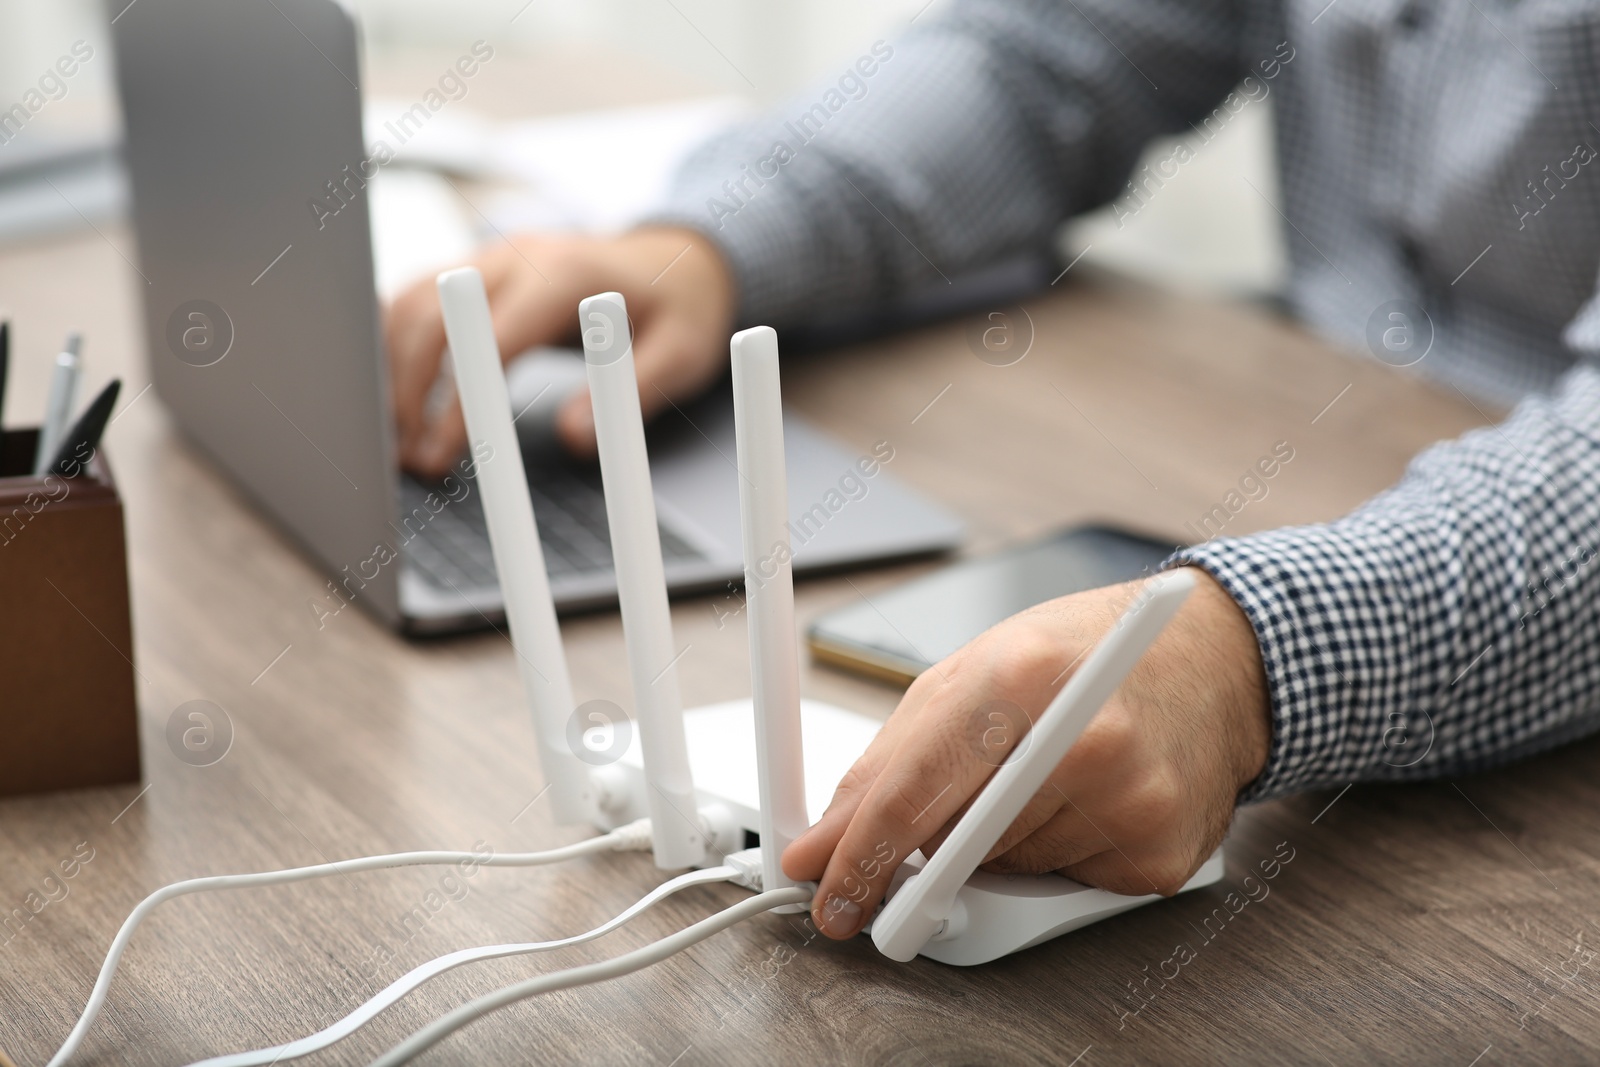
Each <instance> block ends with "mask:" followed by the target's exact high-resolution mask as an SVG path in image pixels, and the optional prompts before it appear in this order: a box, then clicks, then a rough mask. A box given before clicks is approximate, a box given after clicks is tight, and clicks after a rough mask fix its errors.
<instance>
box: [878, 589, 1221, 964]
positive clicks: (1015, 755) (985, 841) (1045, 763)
mask: <svg viewBox="0 0 1600 1067" xmlns="http://www.w3.org/2000/svg"><path fill="white" fill-rule="evenodd" d="M1193 588H1194V575H1192V574H1190V573H1189V572H1187V571H1183V570H1175V571H1168V572H1166V573H1165V574H1159V575H1157V576H1156V577H1154V578H1152V579H1150V580H1149V581H1148V582H1147V583H1145V585H1144V588H1142V589H1141V590H1140V591H1139V596H1138V598H1137V599H1136V600H1135V601H1134V604H1133V606H1132V607H1130V608H1129V609H1128V610H1127V611H1125V612H1123V613H1122V617H1121V618H1119V619H1118V620H1117V621H1116V623H1115V624H1114V625H1113V626H1112V628H1111V632H1110V633H1109V634H1107V635H1106V636H1105V637H1104V638H1103V639H1101V641H1100V643H1099V644H1097V645H1096V646H1095V648H1094V651H1092V652H1090V653H1089V656H1088V658H1087V659H1085V660H1084V661H1083V666H1082V667H1080V668H1079V669H1078V671H1077V672H1076V673H1075V674H1073V676H1072V677H1071V678H1069V679H1067V684H1066V685H1064V686H1062V687H1061V692H1059V693H1057V694H1056V698H1055V699H1054V700H1052V701H1051V702H1050V706H1049V707H1047V708H1045V710H1044V714H1042V715H1040V716H1039V721H1038V722H1037V723H1035V724H1034V726H1033V729H1032V730H1031V731H1030V732H1029V733H1028V734H1027V735H1026V737H1025V739H1024V740H1023V741H1020V742H1018V744H1017V747H1016V748H1014V749H1012V751H1011V755H1010V756H1009V757H1008V758H1007V759H1006V761H1005V762H1004V763H1002V764H1001V765H1000V769H999V770H997V771H995V773H994V777H992V778H990V779H989V782H988V784H987V785H985V786H984V787H983V791H982V792H980V793H979V794H978V797H977V799H976V800H974V801H973V802H972V806H971V807H969V808H968V809H967V813H966V814H965V815H963V816H962V817H961V821H960V822H958V823H956V828H955V829H954V830H952V831H951V832H950V836H949V837H947V838H945V841H944V843H943V844H942V845H940V846H939V849H938V851H936V852H935V853H934V854H933V856H932V858H930V859H929V860H928V862H927V864H926V865H925V866H924V867H923V868H922V870H921V871H920V872H919V873H917V874H915V875H912V876H911V877H910V878H908V879H907V880H906V881H905V883H904V884H903V885H901V886H900V889H899V891H898V892H897V893H895V895H894V896H893V897H891V898H890V899H889V903H888V904H887V905H886V906H885V907H884V909H883V911H881V912H879V913H878V916H877V918H876V919H874V920H873V923H872V942H873V944H875V945H877V946H878V951H879V952H881V953H883V954H884V955H885V956H888V957H889V958H890V959H892V960H899V961H900V962H901V963H905V962H907V961H909V960H911V959H912V958H914V957H915V956H916V955H917V953H918V952H919V951H921V949H922V947H923V946H924V945H926V944H927V943H928V941H929V940H930V939H932V938H934V937H936V936H938V934H939V933H940V931H941V930H942V929H943V927H944V925H945V923H946V921H947V920H948V919H949V918H950V917H951V912H952V911H953V910H954V908H955V903H956V893H957V892H958V891H959V890H960V889H961V887H962V885H964V884H965V883H966V881H967V879H968V878H970V877H972V872H973V871H975V870H977V869H978V864H979V863H981V862H982V861H983V857H984V855H985V853H987V852H988V851H989V849H991V848H993V847H994V843H995V842H996V841H998V840H1000V835H1001V834H1002V833H1003V832H1004V831H1005V829H1006V827H1008V826H1010V825H1011V823H1012V822H1013V821H1015V819H1016V817H1017V816H1018V815H1020V814H1021V813H1022V809H1023V807H1024V806H1025V805H1026V804H1027V803H1028V801H1029V800H1031V799H1032V798H1033V795H1034V794H1035V793H1037V792H1038V791H1039V789H1040V788H1041V787H1042V786H1043V785H1044V781H1045V779H1046V778H1048V777H1049V776H1050V772H1051V771H1053V770H1055V768H1056V766H1057V765H1058V764H1059V763H1060V762H1061V760H1062V759H1063V758H1064V757H1065V756H1066V754H1067V750H1068V749H1069V748H1071V747H1072V744H1073V742H1075V741H1076V740H1077V739H1078V736H1079V735H1080V734H1082V733H1083V731H1084V728H1085V727H1087V726H1088V725H1089V722H1090V720H1092V719H1093V718H1094V716H1095V713H1096V712H1098V711H1099V710H1100V705H1102V704H1104V703H1105V702H1106V700H1107V699H1108V698H1109V697H1110V696H1111V694H1112V693H1114V692H1116V689H1117V686H1119V685H1121V684H1122V680H1123V679H1124V678H1125V677H1127V675H1128V672H1129V671H1131V670H1132V669H1133V665H1134V664H1135V663H1138V662H1139V658H1140V657H1141V656H1143V655H1144V653H1145V650H1146V649H1148V648H1149V647H1150V645H1151V644H1152V643H1154V641H1155V639H1156V638H1157V637H1158V636H1160V634H1161V631H1162V630H1163V629H1165V628H1166V625H1167V623H1168V622H1170V621H1171V620H1172V616H1174V615H1176V614H1177V612H1178V608H1179V607H1181V606H1182V605H1183V601H1184V599H1185V598H1187V597H1188V595H1189V591H1190V590H1192V589H1193Z"/></svg>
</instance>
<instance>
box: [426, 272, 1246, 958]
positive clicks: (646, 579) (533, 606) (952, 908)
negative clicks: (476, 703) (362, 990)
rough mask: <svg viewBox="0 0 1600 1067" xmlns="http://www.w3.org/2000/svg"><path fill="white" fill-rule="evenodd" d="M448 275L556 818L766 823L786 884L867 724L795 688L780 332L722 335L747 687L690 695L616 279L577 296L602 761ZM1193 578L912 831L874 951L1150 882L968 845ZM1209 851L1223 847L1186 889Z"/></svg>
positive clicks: (500, 390) (1123, 630) (470, 419)
mask: <svg viewBox="0 0 1600 1067" xmlns="http://www.w3.org/2000/svg"><path fill="white" fill-rule="evenodd" d="M439 296H440V300H441V302H442V304H443V307H444V318H445V328H446V332H447V334H448V337H449V342H450V351H451V354H452V358H453V359H454V362H455V368H456V384H457V388H458V390H459V392H460V395H461V403H462V408H463V411H464V413H465V415H466V422H467V430H468V434H469V436H470V437H471V439H472V440H473V442H474V443H475V444H479V443H487V444H488V445H489V446H490V448H491V450H492V453H491V457H490V458H489V459H487V460H486V461H484V462H481V463H480V464H479V466H478V488H479V491H480V493H481V494H482V500H483V508H484V515H485V518H486V520H487V524H488V529H489V539H490V543H491V545H492V547H493V551H494V560H495V566H496V569H497V570H498V572H499V576H500V584H501V587H502V589H503V591H504V595H505V603H506V618H507V622H508V623H509V625H510V628H511V639H512V644H513V646H514V647H515V649H516V653H517V656H518V659H519V660H520V664H521V673H522V681H523V686H524V689H525V692H526V694H527V699H528V704H529V707H530V710H531V711H532V714H533V722H534V730H535V735H536V736H537V738H538V749H539V759H540V765H541V767H542V769H543V771H544V777H545V781H546V784H547V786H548V793H549V796H550V798H551V803H552V807H553V810H554V813H555V817H556V820H557V821H558V822H560V823H563V824H568V825H571V824H581V823H592V824H594V825H597V826H599V827H601V828H603V829H610V828H613V827H615V826H618V825H621V824H623V823H626V822H629V821H631V820H633V819H636V818H639V817H640V816H644V815H648V816H649V817H650V820H651V827H652V833H653V846H654V851H655V859H656V864H657V865H658V866H659V867H662V868H664V869H678V868H685V867H697V866H704V865H706V864H708V863H716V862H719V861H720V859H721V857H722V855H724V854H726V853H728V852H731V851H736V850H738V849H741V848H744V847H746V846H747V845H749V844H753V843H755V841H757V840H759V843H760V845H761V856H762V867H763V882H764V888H765V889H776V888H780V887H783V886H788V885H792V884H794V883H793V881H792V880H791V879H789V878H787V877H786V876H785V875H784V874H783V871H782V869H781V868H780V866H779V858H780V856H781V855H782V852H783V849H784V848H786V847H787V846H788V844H789V843H790V842H791V841H793V840H794V839H795V838H796V837H797V836H799V834H800V833H801V832H802V831H803V830H805V828H806V827H807V826H809V825H810V823H811V815H812V814H813V813H817V814H820V813H821V811H822V810H823V809H824V808H825V807H826V806H827V804H828V801H829V800H830V799H831V797H832V795H833V790H834V787H835V786H836V785H837V784H838V782H839V780H840V778H842V777H843V776H844V774H845V772H846V771H847V770H848V769H849V768H850V766H851V765H852V764H853V763H854V762H855V760H856V758H857V757H858V756H859V755H860V754H861V753H862V752H863V751H865V749H866V747H867V745H868V743H869V742H870V741H871V740H872V738H873V737H874V736H875V735H876V734H877V732H878V728H879V725H880V724H879V723H878V722H877V721H876V720H874V719H871V718H867V717H866V716H862V715H858V714H856V713H854V712H851V711H847V710H845V709H843V708H838V707H834V706H832V705H828V704H822V703H817V702H813V701H804V700H801V699H800V667H799V653H798V641H797V638H796V631H795V623H794V582H793V571H792V568H791V565H790V546H789V531H788V515H787V511H788V497H787V486H786V478H785V463H784V452H783V409H782V401H781V393H780V388H779V378H778V340H777V334H776V333H775V332H774V331H773V330H772V329H771V328H770V327H765V326H758V327H755V328H753V329H749V330H744V331H742V332H740V333H738V334H735V335H734V337H733V340H732V342H731V355H732V362H733V389H734V416H735V433H736V440H737V450H738V457H737V460H738V462H737V465H738V471H739V503H740V523H741V532H742V535H743V543H744V561H745V599H746V614H747V617H748V619H749V628H750V661H751V679H752V690H753V694H752V700H750V701H732V702H728V703H723V704H714V705H711V706H708V707H701V708H691V709H689V710H687V711H685V710H684V709H683V704H682V697H681V694H680V690H679V686H678V676H677V664H678V660H679V659H680V658H681V656H682V653H683V650H681V649H679V648H678V647H677V646H676V644H675V642H674V640H673V636H672V619H671V615H670V613H669V611H668V606H667V587H666V581H665V578H664V576H663V573H662V562H661V546H660V537H659V533H658V528H657V525H656V515H655V498H654V495H653V494H652V492H651V485H650V467H649V461H648V458H647V456H646V452H645V439H644V420H643V418H642V416H641V413H640V409H639V390H638V382H637V378H636V376H635V373H634V364H633V345H632V336H631V331H630V329H629V324H628V315H627V308H626V305H625V304H624V302H623V299H622V296H621V294H619V293H602V294H600V295H598V296H593V297H590V298H589V299H587V300H585V301H583V302H582V303H581V304H580V305H579V325H580V328H581V330H582V336H583V349H584V356H585V361H586V363H587V368H588V377H589V389H590V394H591V397H592V400H593V404H594V416H595V432H596V436H597V439H598V443H599V452H600V469H601V477H602V480H603V482H604V485H605V499H606V512H607V517H608V521H609V524H610V530H611V549H612V554H613V556H614V558H615V560H616V570H617V587H618V598H619V601H620V603H621V609H622V624H623V630H624V636H625V639H626V644H627V650H628V669H629V674H630V676H631V678H632V682H633V693H634V704H635V709H636V710H635V717H636V720H637V721H636V727H637V728H636V729H635V730H634V731H633V735H632V737H631V739H630V741H629V744H628V747H627V749H626V750H625V752H624V753H623V754H622V756H621V758H620V759H618V760H616V761H615V762H613V763H610V764H608V765H605V766H599V767H595V766H591V765H590V764H589V762H588V761H586V760H585V759H584V758H582V756H580V754H579V752H578V751H577V747H575V746H574V743H573V741H572V738H573V737H580V738H581V737H582V736H583V728H584V727H585V726H586V725H587V724H585V723H582V722H577V723H576V724H574V717H575V715H576V714H577V711H576V707H575V705H574V701H573V695H572V683H571V679H570V676H569V675H568V672H567V665H566V656H565V652H564V650H563V646H562V641H561V631H560V629H559V628H558V626H557V623H556V614H555V606H554V602H553V601H552V600H551V597H550V586H549V581H548V579H547V577H546V574H545V568H544V555H543V552H542V550H541V548H540V544H539V535H538V528H537V526H536V524H535V518H534V514H533V505H532V502H531V500H530V498H529V495H528V488H527V479H526V475H525V473H524V471H523V464H522V455H521V452H520V450H519V448H518V445H517V437H516V433H515V430H514V429H513V427H512V423H511V403H510V398H509V396H508V394H507V390H506V384H505V377H504V372H503V370H502V366H501V362H500V352H499V348H498V346H497V344H496V342H495V338H494V329H493V324H492V321H491V319H490V314H489V302H488V297H487V296H486V294H485V292H484V288H483V279H482V277H481V276H480V275H479V274H478V272H477V271H476V270H474V269H472V268H463V269H460V270H454V271H449V272H446V273H444V274H441V275H440V276H439ZM1192 585H1193V579H1192V577H1191V576H1189V575H1188V574H1186V573H1184V572H1182V571H1176V572H1171V573H1168V574H1163V575H1160V576H1158V577H1156V578H1154V579H1151V581H1150V582H1149V583H1148V584H1147V586H1146V587H1145V592H1144V595H1142V596H1141V597H1140V598H1139V600H1138V602H1137V603H1135V604H1134V606H1133V607H1132V608H1130V609H1129V611H1128V612H1127V613H1125V614H1124V616H1123V617H1122V618H1121V619H1120V620H1119V621H1118V622H1117V624H1116V626H1115V627H1114V628H1113V629H1112V632H1111V634H1110V635H1109V636H1108V637H1107V638H1106V639H1105V640H1103V641H1102V642H1101V643H1100V645H1099V646H1097V647H1096V648H1095V650H1094V651H1093V652H1092V653H1091V654H1090V655H1089V656H1088V657H1087V658H1086V659H1085V661H1084V663H1083V665H1082V666H1081V667H1080V668H1079V670H1078V671H1077V672H1075V673H1074V674H1073V676H1072V678H1071V679H1069V681H1068V682H1067V684H1066V685H1065V686H1064V687H1063V688H1062V690H1061V692H1060V694H1058V696H1057V697H1056V699H1055V700H1054V701H1052V703H1051V704H1050V706H1049V708H1047V709H1046V710H1045V712H1044V714H1042V715H1041V716H1040V718H1039V721H1038V722H1037V723H1036V724H1035V725H1034V727H1033V728H1032V730H1031V732H1030V734H1029V743H1027V744H1025V745H1018V746H1017V747H1016V748H1015V749H1014V750H1013V752H1012V754H1011V756H1010V758H1008V759H1007V760H1006V761H1005V762H1004V763H1003V764H1001V766H1000V768H999V769H998V770H997V771H996V772H995V773H994V775H993V776H992V777H991V778H990V780H989V782H988V784H987V785H986V786H985V787H984V789H983V791H982V792H981V793H980V794H979V796H978V797H977V799H976V800H975V801H974V802H973V803H972V805H971V806H970V807H969V808H968V810H967V812H966V814H965V815H964V816H963V817H962V818H961V820H960V821H959V822H958V823H957V825H956V827H955V829H954V830H953V831H952V832H951V834H950V836H949V838H948V839H947V840H946V841H945V843H944V844H943V845H942V846H941V847H940V848H939V849H938V851H937V852H936V853H935V854H934V856H933V857H932V859H925V858H924V857H923V856H922V854H921V853H920V852H919V853H915V854H913V855H912V856H911V857H910V858H909V859H908V860H907V861H906V863H905V864H904V866H903V867H902V868H901V870H900V872H899V873H898V874H897V875H896V881H895V888H894V889H893V891H892V894H891V896H890V898H889V900H888V903H887V904H886V905H885V906H884V909H883V910H882V911H881V912H880V913H879V914H878V916H877V917H876V919H875V920H874V922H873V924H872V926H871V932H872V938H873V941H874V943H875V944H876V945H877V946H878V948H879V950H880V951H882V952H883V953H884V955H886V956H889V957H891V958H893V959H897V960H910V959H912V958H913V957H915V956H917V955H919V954H920V955H923V956H927V957H929V958H931V959H935V960H939V961H941V962H944V963H951V964H959V965H970V964H977V963H985V962H988V961H990V960H993V959H997V958H999V957H1001V956H1004V955H1007V954H1009V953H1012V952H1016V951H1019V950H1021V949H1024V948H1027V947H1029V946H1030V945H1036V944H1038V943H1039V942H1041V941H1045V940H1048V939H1050V938H1052V937H1056V936H1058V935H1060V934H1063V933H1066V932H1067V931H1069V930H1074V929H1077V928H1078V927H1080V926H1084V925H1087V924H1088V923H1092V922H1095V921H1096V920H1099V919H1103V918H1106V917H1108V916H1111V915H1115V914H1117V913H1118V912H1122V911H1127V910H1128V909H1130V908H1136V907H1138V906H1139V905H1141V904H1147V903H1150V902H1151V901H1155V900H1159V899H1161V898H1160V897H1159V896H1156V895H1155V894H1150V895H1147V896H1137V897H1128V896H1119V895H1117V894H1115V893H1109V892H1106V891H1105V890H1100V889H1093V888H1090V887H1088V886H1084V885H1080V884H1078V883H1076V882H1073V881H1070V880H1068V879H1065V878H1062V877H1060V876H1058V875H1053V874H1047V875H1038V876H1026V877H1016V876H1000V875H993V874H988V873H985V872H982V871H979V870H978V869H977V867H978V864H979V863H980V862H981V861H982V859H983V856H984V854H985V853H986V852H987V850H988V849H989V848H990V847H991V846H992V845H993V844H994V842H995V841H997V840H998V839H999V836H1000V834H1001V832H1002V831H1003V830H1004V829H1005V828H1006V827H1007V826H1009V825H1010V823H1011V822H1012V821H1013V820H1014V819H1015V818H1016V816H1017V815H1018V813H1019V812H1020V811H1021V810H1022V807H1023V806H1024V805H1025V804H1026V802H1027V800H1028V798H1029V797H1031V796H1033V794H1034V793H1035V792H1036V791H1037V790H1038V789H1039V788H1040V787H1041V786H1042V785H1043V783H1044V780H1045V778H1046V777H1047V776H1048V775H1049V773H1050V771H1051V769H1053V768H1054V767H1055V766H1056V765H1057V764H1058V763H1059V762H1060V761H1061V759H1062V757H1063V756H1064V755H1065V754H1066V751H1067V749H1068V748H1070V747H1071V745H1072V743H1073V741H1075V740H1076V739H1077V737H1078V735H1079V734H1080V733H1081V732H1082V731H1083V729H1084V727H1085V726H1087V725H1088V723H1089V721H1090V720H1091V719H1092V718H1093V717H1094V714H1095V712H1096V711H1098V710H1099V708H1100V706H1101V704H1103V703H1104V702H1105V700H1106V699H1107V698H1108V697H1109V696H1110V695H1111V693H1112V692H1113V691H1115V689H1116V687H1117V686H1118V685H1119V684H1120V683H1121V682H1122V679H1123V678H1124V677H1125V676H1126V675H1127V673H1128V671H1129V670H1131V669H1132V667H1133V665H1134V664H1135V663H1136V662H1137V661H1138V659H1139V657H1140V656H1142V655H1143V654H1144V651H1145V650H1146V649H1147V648H1148V647H1149V646H1150V644H1151V642H1153V641H1154V640H1155V638H1156V636H1157V635H1158V634H1159V633H1160V632H1161V630H1162V628H1163V627H1164V626H1165V625H1166V624H1167V622H1168V621H1169V620H1170V619H1171V618H1172V616H1173V614H1175V613H1176V611H1177V610H1178V607H1179V606H1180V605H1181V603H1182V601H1183V599H1184V598H1185V597H1186V596H1187V595H1188V593H1189V590H1190V588H1191V587H1192ZM609 725H612V726H618V725H621V724H609ZM578 747H581V746H578ZM1222 873H1223V860H1222V852H1221V850H1220V849H1219V850H1218V851H1217V852H1216V853H1214V854H1213V855H1212V856H1211V857H1210V858H1209V859H1208V860H1207V861H1206V862H1205V864H1204V865H1203V866H1202V867H1201V868H1200V870H1199V871H1198V872H1197V873H1196V874H1195V875H1194V877H1193V878H1191V879H1190V880H1189V882H1188V883H1187V884H1186V885H1185V886H1184V887H1183V889H1184V891H1187V890H1189V889H1194V888H1198V887H1200V886H1203V885H1209V884H1211V883H1213V882H1216V881H1217V880H1218V879H1220V878H1221V877H1222ZM797 910H799V909H797Z"/></svg>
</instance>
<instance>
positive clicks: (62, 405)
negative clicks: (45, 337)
mask: <svg viewBox="0 0 1600 1067" xmlns="http://www.w3.org/2000/svg"><path fill="white" fill-rule="evenodd" d="M82 344H83V337H82V335H81V334H76V333H73V334H68V335H67V345H66V348H64V349H63V350H62V352H61V354H60V355H58V356H56V369H55V373H54V375H52V376H51V378H50V399H49V400H48V401H47V402H46V403H45V409H44V422H43V423H41V424H40V426H39V444H38V447H37V448H35V449H34V452H33V473H34V475H35V477H37V476H38V475H41V474H43V473H44V472H45V471H47V470H49V469H50V459H51V457H52V456H54V455H55V453H56V448H57V446H58V445H59V444H60V442H61V435H62V433H64V432H65V431H66V428H67V420H68V419H70V418H71V417H72V408H73V406H74V405H75V403H76V401H77V399H78V366H79V360H78V351H79V349H80V348H81V346H82Z"/></svg>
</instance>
